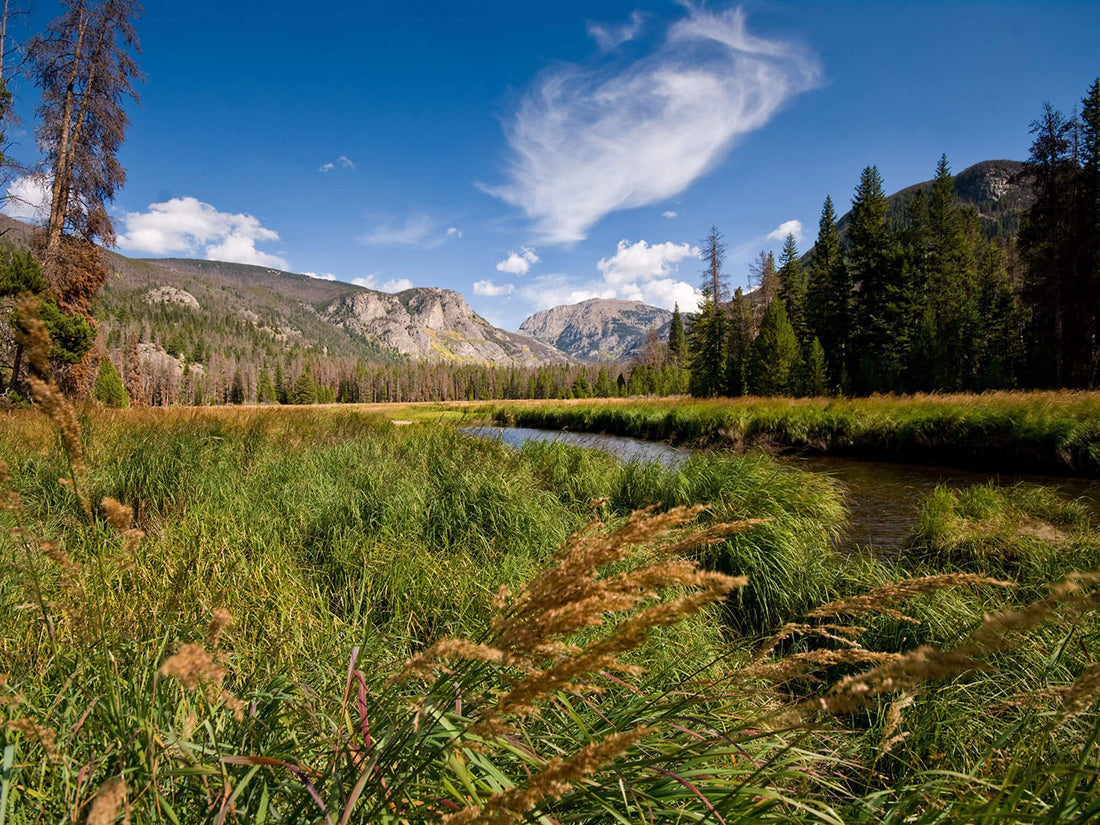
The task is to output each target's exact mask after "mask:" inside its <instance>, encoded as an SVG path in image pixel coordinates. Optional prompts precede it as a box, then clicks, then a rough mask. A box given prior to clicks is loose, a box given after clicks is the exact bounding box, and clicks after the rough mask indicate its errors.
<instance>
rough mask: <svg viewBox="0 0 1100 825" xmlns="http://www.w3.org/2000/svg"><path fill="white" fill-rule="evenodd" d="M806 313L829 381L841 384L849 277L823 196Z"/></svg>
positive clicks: (846, 349) (849, 301) (829, 205)
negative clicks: (820, 350)
mask: <svg viewBox="0 0 1100 825" xmlns="http://www.w3.org/2000/svg"><path fill="white" fill-rule="evenodd" d="M808 280H809V283H808V285H807V298H806V300H807V306H806V317H807V320H808V321H809V326H810V331H811V333H812V334H813V335H814V336H815V337H816V338H818V340H820V342H821V346H822V348H823V349H824V350H825V361H826V365H827V372H828V375H829V383H830V384H831V385H832V386H834V387H839V386H840V385H841V383H842V382H841V376H842V374H843V373H844V365H845V363H846V361H847V358H848V352H849V349H850V335H851V324H852V319H851V312H852V281H851V278H850V276H849V274H848V269H847V267H846V266H845V263H844V256H843V254H842V252H841V245H840V232H839V230H838V229H837V220H836V212H835V210H834V209H833V199H832V198H831V197H826V198H825V204H824V205H823V206H822V207H821V218H820V220H819V221H818V232H817V242H816V243H815V244H814V248H813V251H812V254H811V258H810V272H809V279H808Z"/></svg>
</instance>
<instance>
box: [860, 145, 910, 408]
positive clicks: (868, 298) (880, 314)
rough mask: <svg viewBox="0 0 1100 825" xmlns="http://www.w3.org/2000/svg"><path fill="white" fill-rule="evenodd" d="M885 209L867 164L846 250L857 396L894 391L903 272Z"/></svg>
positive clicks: (877, 181)
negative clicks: (894, 347) (851, 288)
mask: <svg viewBox="0 0 1100 825" xmlns="http://www.w3.org/2000/svg"><path fill="white" fill-rule="evenodd" d="M888 211H889V207H888V205H887V203H886V195H885V194H884V192H883V189H882V178H881V177H880V176H879V173H878V169H877V168H876V167H875V166H868V167H866V168H865V169H864V170H863V172H862V174H861V175H860V179H859V186H857V187H856V193H855V197H854V198H853V199H852V211H851V215H850V221H849V224H848V239H847V245H846V249H845V256H846V259H847V264H848V270H849V272H850V273H851V276H852V280H853V281H854V283H855V286H856V289H857V299H856V302H855V312H854V313H853V316H854V317H853V329H852V344H853V352H852V356H851V361H852V363H851V365H850V366H851V368H852V371H853V375H854V379H855V387H856V389H857V390H858V391H860V392H870V391H873V390H884V389H894V388H895V387H894V383H895V382H896V380H897V376H896V366H897V365H896V363H893V362H894V360H895V359H894V358H892V357H891V356H892V353H891V352H890V351H889V350H888V347H891V344H892V342H893V339H894V337H895V336H896V334H897V329H896V327H895V325H894V322H895V320H896V317H895V316H896V315H897V306H896V303H895V301H896V294H895V293H896V289H895V286H896V284H897V283H898V282H899V281H901V280H902V279H903V278H904V277H905V275H906V273H905V272H903V270H902V267H901V266H900V264H901V263H902V262H901V260H900V256H899V255H897V254H896V251H895V250H894V249H893V248H892V240H893V239H892V237H891V233H890V227H889V225H888V222H887V214H888Z"/></svg>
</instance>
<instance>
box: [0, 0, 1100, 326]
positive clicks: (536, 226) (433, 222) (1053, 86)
mask: <svg viewBox="0 0 1100 825" xmlns="http://www.w3.org/2000/svg"><path fill="white" fill-rule="evenodd" d="M145 5H146V9H145V14H144V16H143V17H142V19H141V20H140V21H139V22H138V31H139V34H140V37H141V41H142V47H143V54H142V55H141V57H140V63H141V66H142V68H143V70H144V71H145V74H146V76H147V80H146V83H145V84H144V85H143V86H142V87H141V90H140V91H141V98H142V100H141V107H140V108H138V107H136V106H135V107H131V108H130V112H131V120H132V124H131V127H130V130H129V132H128V136H127V141H126V144H125V146H124V147H123V150H122V152H121V154H120V159H121V161H122V163H123V165H124V166H125V167H126V169H127V173H128V181H127V184H126V186H125V188H124V189H123V190H122V191H121V192H120V193H119V195H118V197H117V198H116V200H115V203H114V206H113V212H114V215H115V222H116V230H117V232H118V235H119V251H121V252H123V253H124V254H127V255H131V256H134V257H145V256H160V255H172V256H191V257H210V258H217V259H222V260H238V261H243V262H248V263H260V264H265V265H270V266H277V267H279V268H284V269H289V270H291V271H294V272H308V273H312V274H315V275H316V276H318V277H334V278H336V279H338V280H341V281H348V282H357V283H361V284H364V285H367V286H371V287H373V288H378V289H387V290H396V289H400V288H403V287H406V286H410V285H413V286H440V287H446V288H451V289H456V290H458V291H460V292H462V293H463V294H464V295H465V296H466V298H467V300H469V301H470V303H471V304H472V305H473V307H474V308H475V309H476V310H477V311H478V312H480V313H481V314H482V315H484V316H485V317H486V318H488V319H489V320H491V321H492V322H494V323H496V324H498V325H500V326H504V327H506V328H509V329H515V328H516V327H517V326H518V324H519V323H520V322H521V321H522V320H523V318H525V317H526V316H527V315H528V314H530V313H531V312H532V311H534V310H536V309H542V308H546V307H548V306H552V305H555V304H558V303H569V302H573V301H576V300H581V299H583V298H585V297H592V296H602V297H621V298H639V299H642V300H646V301H647V302H649V303H655V304H661V305H665V306H668V307H671V305H672V302H673V301H675V300H679V301H680V303H681V306H685V305H686V304H690V302H691V301H692V295H693V290H694V288H695V287H696V286H697V285H698V283H699V281H700V274H699V273H700V269H701V263H700V261H699V260H698V259H697V258H696V257H695V256H696V255H697V247H698V244H699V241H700V239H701V238H702V237H703V235H704V234H705V233H706V232H707V230H708V229H709V228H710V226H711V225H712V224H714V225H716V226H717V227H718V228H719V229H720V230H721V231H722V232H723V233H724V234H725V238H726V242H727V244H728V248H729V254H728V260H727V266H726V269H727V271H728V273H729V274H730V276H731V281H732V283H734V284H735V285H736V284H743V283H745V281H746V279H747V274H748V264H749V262H750V261H751V260H752V259H753V258H754V257H756V255H757V254H758V253H759V252H760V250H762V249H774V250H775V251H776V252H778V250H779V248H780V246H781V244H782V236H783V235H784V234H785V231H786V230H787V229H793V230H795V234H796V235H798V236H799V240H800V247H801V248H802V249H806V248H808V247H809V246H810V245H811V244H812V242H813V238H814V237H815V235H816V232H817V219H818V215H819V213H820V209H821V203H822V201H823V200H824V198H825V195H827V194H829V195H832V197H833V199H834V201H835V202H836V203H837V206H838V210H839V211H840V212H843V211H846V209H847V208H848V204H849V201H850V198H851V193H852V190H853V188H854V186H855V184H856V182H857V180H858V177H859V173H860V170H861V169H862V168H863V167H864V166H865V165H867V164H869V163H875V164H877V165H878V167H879V170H880V172H881V173H882V175H883V178H884V180H885V183H886V188H887V190H888V191H894V190H896V189H900V188H902V187H904V186H907V185H909V184H911V183H914V182H916V181H918V180H923V179H927V178H928V177H930V176H931V174H932V171H933V169H934V167H935V164H936V161H937V160H938V158H939V156H940V154H941V153H943V152H946V153H947V156H948V159H949V161H950V163H951V165H952V168H953V169H954V170H955V171H961V170H962V169H964V168H965V167H966V166H969V165H970V164H972V163H975V162H977V161H980V160H987V159H992V158H1016V159H1023V158H1025V157H1026V155H1027V149H1028V145H1029V142H1030V140H1029V136H1028V124H1029V122H1030V121H1031V120H1033V119H1035V118H1036V117H1037V116H1038V115H1039V113H1040V110H1041V107H1042V104H1043V102H1044V101H1050V102H1051V103H1052V104H1053V105H1055V106H1056V107H1058V108H1061V109H1063V110H1067V111H1068V110H1069V109H1070V108H1071V107H1072V106H1073V105H1074V103H1075V102H1077V101H1079V100H1080V98H1081V97H1082V96H1083V95H1084V93H1085V91H1086V89H1087V87H1088V85H1089V84H1090V83H1091V82H1092V80H1093V79H1094V78H1096V77H1097V76H1098V75H1100V45H1098V44H1100V37H1098V34H1100V3H1094V2H1093V3H1086V2H1079V3H993V2H986V3H887V2H859V3H852V2H786V3H779V2H758V3H747V4H744V5H741V6H733V5H726V4H719V3H708V4H690V3H677V2H663V1H661V0H655V2H599V3H594V2H585V3H580V2H571V0H561V1H560V2H545V3H544V2H519V3H517V2H515V1H514V0H509V1H508V2H504V1H503V0H501V1H499V2H498V0H483V1H482V2H461V1H460V0H452V2H411V1H410V2H405V3H381V2H354V3H353V2H332V1H331V0H316V1H315V2H312V3H305V4H303V3H300V2H299V3H284V2H280V0H264V1H263V2H260V0H247V2H232V3H231V2H207V0H189V2H187V3H180V2H157V1H156V0H148V2H146V4H145ZM57 11H58V9H57V7H56V6H55V4H53V3H49V2H42V0H35V3H34V4H33V8H32V13H31V15H29V16H28V17H27V18H26V20H25V23H26V25H27V27H28V28H29V29H32V30H33V29H34V28H36V27H41V26H42V25H44V23H45V22H46V21H48V20H49V19H50V18H51V17H53V16H54V15H55V14H56V13H57ZM16 92H17V95H18V96H19V106H20V108H21V110H22V111H23V113H24V123H23V127H22V128H21V129H18V130H14V131H12V132H11V133H10V134H9V137H11V138H14V141H15V145H14V146H13V147H12V149H11V150H10V154H12V155H13V156H15V157H17V158H18V159H19V160H21V161H23V162H24V163H27V164H30V163H33V162H34V160H35V156H36V153H35V146H34V139H33V132H32V128H33V123H34V121H33V109H34V106H35V105H37V99H36V93H35V90H34V89H33V87H29V86H27V85H25V84H17V86H16ZM13 185H14V187H15V188H14V189H13V190H11V191H13V192H15V193H16V194H22V195H26V196H27V197H26V198H24V199H33V198H32V197H31V193H32V192H33V189H34V187H33V184H32V182H30V181H25V180H16V181H15V182H14V184H13ZM7 209H8V211H9V212H11V211H20V210H22V213H25V212H26V210H27V207H26V206H25V205H23V206H20V205H19V204H14V203H13V204H9V205H8V207H7ZM799 226H800V227H801V231H800V233H799V231H798V228H799Z"/></svg>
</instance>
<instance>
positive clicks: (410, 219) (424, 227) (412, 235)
mask: <svg viewBox="0 0 1100 825" xmlns="http://www.w3.org/2000/svg"><path fill="white" fill-rule="evenodd" d="M452 230H453V231H452ZM461 237H462V232H461V231H460V230H459V229H457V228H455V227H453V226H451V227H448V228H447V229H443V228H442V226H441V225H440V223H439V221H436V220H434V219H433V218H432V217H431V216H430V215H426V214H424V213H422V212H417V213H414V214H411V215H408V216H407V217H405V218H404V220H394V219H392V218H387V219H384V220H383V221H381V222H380V223H378V224H376V225H375V226H374V227H373V228H371V229H369V230H367V232H366V233H364V234H363V236H362V237H360V239H359V240H360V241H361V242H362V243H365V244H367V245H368V246H420V247H423V248H425V249H433V248H434V247H437V246H441V245H443V244H444V243H446V242H447V241H449V240H453V239H456V238H461Z"/></svg>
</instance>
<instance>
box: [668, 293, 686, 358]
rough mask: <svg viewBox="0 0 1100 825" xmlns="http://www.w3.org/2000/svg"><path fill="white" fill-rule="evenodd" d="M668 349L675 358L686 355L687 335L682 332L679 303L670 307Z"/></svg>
mask: <svg viewBox="0 0 1100 825" xmlns="http://www.w3.org/2000/svg"><path fill="white" fill-rule="evenodd" d="M668 351H669V352H670V353H672V355H673V356H675V357H676V358H684V357H685V356H686V355H687V337H686V335H685V334H684V319H683V317H682V316H681V315H680V304H679V303H677V304H676V305H675V306H674V307H673V308H672V321H671V322H670V323H669V328H668Z"/></svg>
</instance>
